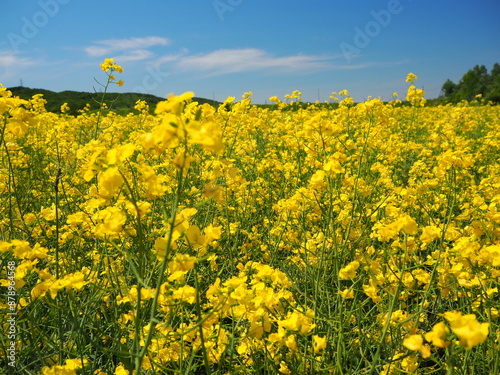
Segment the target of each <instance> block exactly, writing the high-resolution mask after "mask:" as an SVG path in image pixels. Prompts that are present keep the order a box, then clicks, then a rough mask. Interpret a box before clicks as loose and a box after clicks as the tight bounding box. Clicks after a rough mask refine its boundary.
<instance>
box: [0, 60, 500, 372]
mask: <svg viewBox="0 0 500 375" xmlns="http://www.w3.org/2000/svg"><path fill="white" fill-rule="evenodd" d="M101 67H102V69H103V70H104V71H105V73H106V74H107V77H108V84H110V83H119V84H120V85H121V84H123V82H122V81H116V79H115V77H114V75H113V74H114V73H115V72H118V73H120V70H121V68H120V67H119V66H118V65H116V64H115V63H113V61H112V60H108V61H106V62H105V64H103V65H102V66H101ZM407 80H408V82H409V89H408V93H407V99H408V105H406V104H404V103H402V102H401V101H398V100H394V101H392V102H389V103H383V102H381V101H380V100H378V99H369V100H368V101H366V102H364V103H358V104H354V103H353V100H352V99H351V98H350V97H349V96H348V93H347V92H346V91H344V92H342V93H341V95H339V99H338V100H339V105H338V107H336V108H335V109H334V108H333V107H332V106H327V105H320V104H317V105H311V106H309V107H307V108H303V107H300V106H299V105H298V104H297V103H296V101H297V100H298V99H299V98H298V97H299V96H300V93H298V92H295V93H293V94H292V95H289V96H287V100H286V101H285V102H282V101H280V100H279V99H278V98H276V97H273V98H271V99H272V100H273V101H274V102H275V103H276V105H275V106H276V108H275V109H269V108H260V107H258V106H254V105H252V104H251V94H250V93H247V94H245V95H244V97H243V99H242V100H240V101H238V102H233V98H228V100H227V101H226V102H225V103H224V104H222V105H220V106H219V107H218V108H213V107H211V106H209V105H207V104H204V105H198V104H197V103H196V102H192V101H191V100H190V98H191V97H192V96H193V94H192V93H185V94H183V95H181V96H171V97H170V98H169V99H168V100H166V101H165V102H161V103H160V104H159V105H158V107H157V108H156V109H155V114H154V115H151V114H150V112H149V109H148V107H147V104H146V103H145V102H140V101H139V102H138V103H137V105H136V113H135V114H130V115H127V116H119V115H117V114H115V113H113V112H112V111H110V112H109V113H107V114H106V115H104V112H95V113H93V112H90V111H87V110H85V109H82V111H81V114H80V115H79V116H76V117H75V116H70V115H67V114H65V113H64V111H65V109H64V108H63V113H62V114H54V113H49V112H46V111H45V109H44V100H43V98H42V97H41V96H35V97H33V99H31V100H29V101H25V100H21V99H19V98H15V97H12V96H11V95H10V93H9V91H8V90H6V89H5V88H0V116H1V118H0V129H1V130H0V131H1V133H0V147H1V149H0V202H1V204H0V262H1V273H0V279H1V289H2V293H1V294H2V297H1V300H0V309H1V310H0V321H1V322H2V333H1V334H0V335H2V337H3V338H2V340H1V345H2V347H1V348H0V354H1V357H2V359H1V361H4V360H6V363H13V364H14V365H15V368H16V370H17V371H19V373H20V374H21V373H23V374H24V373H26V374H43V375H49V374H96V375H105V374H109V375H111V374H116V375H125V374H265V373H269V374H346V375H351V374H405V373H416V374H431V373H433V374H485V375H490V374H498V373H500V349H499V341H500V297H499V291H498V285H499V280H500V131H499V127H500V109H499V107H498V106H496V105H490V104H487V103H484V102H482V101H481V100H480V99H479V100H475V101H473V102H470V103H467V102H462V103H460V104H458V105H446V106H436V107H426V106H425V99H424V98H423V95H424V93H423V91H422V90H418V89H416V87H415V80H416V77H415V76H414V75H412V74H410V75H409V76H408V79H407ZM106 87H107V86H106ZM9 270H11V271H15V272H14V273H12V275H14V274H15V275H14V276H11V277H10V278H9V276H10V275H9ZM10 295H12V296H15V304H12V303H9V302H10V299H9V300H8V299H7V296H10ZM9 311H10V312H12V311H15V312H16V314H17V315H15V326H14V325H12V324H10V327H14V331H12V330H10V331H9V321H8V319H9V316H13V315H8V312H9ZM9 332H10V333H12V334H13V336H12V337H14V338H15V340H14V343H15V344H13V345H14V346H15V350H14V349H12V350H11V351H10V352H9V351H8V350H9V345H10V344H9V342H10V340H9V339H7V333H9ZM9 355H10V356H12V355H14V357H15V361H9V360H8V359H7V358H8V357H9ZM11 366H12V364H11ZM2 367H3V368H8V366H7V365H5V366H3V365H2Z"/></svg>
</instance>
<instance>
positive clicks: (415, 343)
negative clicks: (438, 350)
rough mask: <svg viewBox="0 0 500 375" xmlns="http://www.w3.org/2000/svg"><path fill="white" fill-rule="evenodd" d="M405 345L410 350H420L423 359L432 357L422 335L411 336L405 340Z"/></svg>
mask: <svg viewBox="0 0 500 375" xmlns="http://www.w3.org/2000/svg"><path fill="white" fill-rule="evenodd" d="M403 345H404V346H405V347H406V348H408V349H410V350H415V351H417V350H418V351H419V352H420V354H421V355H422V358H429V357H430V356H431V351H430V349H429V347H428V346H427V345H425V344H424V339H423V337H422V335H410V336H408V337H406V338H405V339H404V340H403Z"/></svg>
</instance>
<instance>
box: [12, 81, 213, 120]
mask: <svg viewBox="0 0 500 375" xmlns="http://www.w3.org/2000/svg"><path fill="white" fill-rule="evenodd" d="M9 90H10V91H11V92H12V94H13V95H14V96H19V97H20V98H21V99H31V98H32V97H33V95H35V94H43V98H44V99H45V100H47V103H46V104H45V108H46V109H47V111H49V112H54V113H60V112H61V105H63V104H64V103H68V106H69V108H70V111H69V114H72V115H77V114H78V110H80V109H83V108H84V107H85V106H86V105H87V104H90V106H91V107H90V108H91V110H97V109H99V101H100V99H101V94H100V93H90V92H82V91H61V92H54V91H50V90H45V89H33V88H29V87H22V86H16V87H11V88H9ZM138 100H145V101H146V102H147V103H148V104H149V107H150V109H151V111H154V108H155V107H156V104H157V103H158V102H160V101H163V100H165V98H161V97H159V96H155V95H151V94H139V93H108V94H107V95H106V100H105V103H106V104H107V105H108V107H109V108H110V109H112V110H113V111H115V112H117V113H120V114H127V113H130V112H132V111H133V110H134V105H135V103H136V102H137V101H138ZM193 101H196V102H198V103H200V104H203V103H208V104H210V105H212V106H214V107H217V106H218V105H219V104H220V102H217V101H214V100H210V99H204V98H198V97H194V98H193Z"/></svg>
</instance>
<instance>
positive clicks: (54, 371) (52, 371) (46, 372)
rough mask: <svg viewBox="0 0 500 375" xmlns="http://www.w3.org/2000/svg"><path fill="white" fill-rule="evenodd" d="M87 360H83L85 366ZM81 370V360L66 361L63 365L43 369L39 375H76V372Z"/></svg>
mask: <svg viewBox="0 0 500 375" xmlns="http://www.w3.org/2000/svg"><path fill="white" fill-rule="evenodd" d="M86 363H87V360H83V364H84V365H85V364H86ZM81 368H82V360H81V359H67V360H66V364H65V365H56V366H52V367H47V366H46V367H44V368H42V371H41V372H40V374H41V375H76V373H77V370H78V369H81Z"/></svg>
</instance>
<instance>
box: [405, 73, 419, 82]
mask: <svg viewBox="0 0 500 375" xmlns="http://www.w3.org/2000/svg"><path fill="white" fill-rule="evenodd" d="M417 79H418V77H417V76H416V75H415V74H413V73H409V74H408V75H407V76H406V82H413V81H416V80H417Z"/></svg>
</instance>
